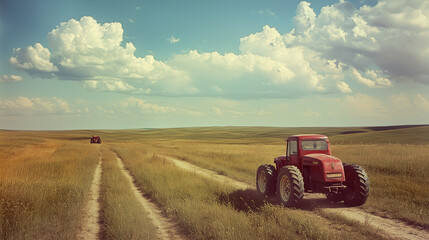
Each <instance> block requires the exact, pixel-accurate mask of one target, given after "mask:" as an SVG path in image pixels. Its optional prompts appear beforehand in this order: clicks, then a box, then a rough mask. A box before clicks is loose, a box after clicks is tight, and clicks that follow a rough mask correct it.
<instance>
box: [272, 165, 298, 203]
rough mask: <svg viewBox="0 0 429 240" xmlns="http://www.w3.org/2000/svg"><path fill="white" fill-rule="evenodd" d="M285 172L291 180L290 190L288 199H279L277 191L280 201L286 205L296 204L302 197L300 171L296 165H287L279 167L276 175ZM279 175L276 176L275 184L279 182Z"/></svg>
mask: <svg viewBox="0 0 429 240" xmlns="http://www.w3.org/2000/svg"><path fill="white" fill-rule="evenodd" d="M284 174H287V175H289V176H290V177H291V179H290V180H292V181H291V182H292V192H291V197H290V199H289V201H286V202H284V201H283V200H282V199H281V196H280V193H279V192H277V195H278V198H279V200H280V202H281V203H282V204H283V205H284V206H286V207H294V206H296V205H297V204H298V203H299V202H300V201H301V199H302V198H303V197H304V178H303V177H302V174H301V171H299V169H298V168H297V167H296V166H293V165H288V166H284V167H282V168H281V169H280V171H279V173H278V176H282V175H284ZM279 181H280V177H278V178H277V184H279ZM277 191H278V190H277Z"/></svg>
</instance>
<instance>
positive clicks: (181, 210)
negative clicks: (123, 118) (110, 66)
mask: <svg viewBox="0 0 429 240" xmlns="http://www.w3.org/2000/svg"><path fill="white" fill-rule="evenodd" d="M113 149H114V151H116V152H117V153H118V154H119V155H120V156H121V158H122V159H123V161H124V163H125V165H126V166H127V168H128V169H130V171H131V173H132V174H133V175H134V177H135V180H136V183H137V185H138V186H139V187H140V188H142V189H144V191H145V192H146V193H148V194H149V195H150V196H151V197H152V198H153V199H155V200H156V201H157V202H158V203H159V204H161V205H162V206H163V207H164V208H165V209H166V211H167V213H169V214H172V215H174V216H175V218H176V219H177V220H178V221H179V223H180V225H181V226H182V228H183V229H184V230H185V231H186V234H188V235H189V236H190V237H192V238H195V239H343V238H345V237H346V236H347V237H348V238H349V239H379V237H378V236H377V235H375V234H374V233H364V234H363V235H362V232H361V231H360V230H359V228H358V227H350V226H348V229H349V231H344V229H343V228H338V229H335V228H332V227H330V226H329V225H328V224H326V222H325V221H321V219H320V217H318V216H316V215H314V214H311V213H309V212H307V211H303V210H294V209H286V208H283V207H280V206H274V205H271V204H267V205H265V204H263V200H262V199H260V198H259V197H258V196H259V195H258V194H256V192H255V191H253V190H247V191H242V190H235V189H233V188H232V187H230V186H228V185H224V184H219V183H217V182H213V181H212V180H208V179H205V178H203V177H201V176H199V175H196V174H193V173H189V172H187V171H184V170H182V169H178V168H177V167H176V166H175V165H173V164H172V163H170V162H169V161H166V160H165V159H164V158H163V157H160V156H159V155H158V154H157V151H156V149H153V148H150V147H149V146H147V145H141V144H127V145H114V147H113ZM330 224H332V222H331V223H330Z"/></svg>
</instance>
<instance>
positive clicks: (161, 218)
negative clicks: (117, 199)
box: [117, 157, 186, 240]
mask: <svg viewBox="0 0 429 240" xmlns="http://www.w3.org/2000/svg"><path fill="white" fill-rule="evenodd" d="M117 161H118V165H119V167H120V168H121V170H122V173H123V174H124V176H125V177H126V178H127V180H128V182H129V184H130V187H131V188H132V190H133V193H134V196H135V197H136V198H137V200H138V201H139V202H140V204H141V205H142V206H143V207H144V209H145V210H146V212H147V213H148V215H147V216H148V218H149V219H150V220H151V221H152V223H153V225H154V226H155V227H156V229H157V233H158V236H159V238H160V239H163V240H167V239H178V240H180V239H186V238H185V237H184V236H182V235H181V234H180V232H179V229H178V228H177V224H176V223H174V222H173V221H172V220H171V219H169V218H168V217H166V216H165V215H164V214H163V213H162V210H161V208H159V207H158V206H157V205H156V204H155V203H154V202H153V201H151V200H150V199H148V198H146V197H145V196H144V194H143V193H142V192H141V191H140V190H139V189H138V188H137V186H136V185H135V184H134V179H133V177H132V176H131V175H130V173H129V171H128V170H127V169H125V166H124V164H123V162H122V160H121V159H120V158H119V157H117Z"/></svg>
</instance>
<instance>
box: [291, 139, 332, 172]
mask: <svg viewBox="0 0 429 240" xmlns="http://www.w3.org/2000/svg"><path fill="white" fill-rule="evenodd" d="M308 154H326V155H331V146H330V144H329V140H328V137H326V136H324V135H318V134H301V135H293V136H290V137H288V138H287V147H286V162H287V163H289V164H291V165H295V166H297V167H298V168H299V169H302V164H300V163H301V159H302V157H303V156H305V155H308Z"/></svg>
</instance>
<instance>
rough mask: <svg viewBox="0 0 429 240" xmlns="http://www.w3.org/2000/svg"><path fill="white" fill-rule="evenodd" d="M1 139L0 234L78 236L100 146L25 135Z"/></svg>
mask: <svg viewBox="0 0 429 240" xmlns="http://www.w3.org/2000/svg"><path fill="white" fill-rule="evenodd" d="M0 141H1V144H0V159H1V160H0V239H72V238H74V237H75V234H76V230H77V228H78V222H79V221H80V218H81V215H80V214H81V211H80V210H81V209H82V208H83V206H84V203H85V198H86V195H85V193H86V192H88V189H89V186H90V184H91V180H92V176H93V173H94V169H95V166H96V164H97V161H98V158H97V157H98V150H97V149H96V148H95V147H94V146H88V145H82V144H79V143H69V144H67V145H62V143H61V142H58V141H44V140H42V139H36V141H28V139H26V138H25V137H24V138H20V137H16V138H12V137H11V138H8V137H5V138H1V139H0Z"/></svg>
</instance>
